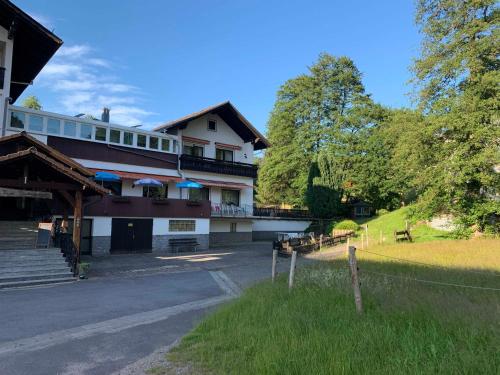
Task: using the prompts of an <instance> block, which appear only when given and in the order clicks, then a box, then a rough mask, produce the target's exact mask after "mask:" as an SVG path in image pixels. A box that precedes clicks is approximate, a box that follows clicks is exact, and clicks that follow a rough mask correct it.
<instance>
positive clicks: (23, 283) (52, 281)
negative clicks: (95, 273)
mask: <svg viewBox="0 0 500 375" xmlns="http://www.w3.org/2000/svg"><path fill="white" fill-rule="evenodd" d="M72 281H76V278H75V277H65V278H55V279H34V280H27V281H10V282H4V283H0V289H9V288H22V287H27V286H39V285H49V284H59V283H68V282H72Z"/></svg>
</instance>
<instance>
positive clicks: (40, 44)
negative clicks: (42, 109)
mask: <svg viewBox="0 0 500 375" xmlns="http://www.w3.org/2000/svg"><path fill="white" fill-rule="evenodd" d="M0 26H2V27H3V28H5V29H6V30H10V34H11V35H12V37H13V40H14V51H13V56H12V74H11V81H13V82H21V83H29V82H31V81H33V80H34V79H35V77H36V76H37V75H38V73H40V71H41V70H42V68H43V67H44V66H45V64H47V62H48V61H49V60H50V58H51V57H52V56H53V55H54V53H56V51H57V50H58V49H59V47H60V46H61V45H62V44H63V41H62V40H61V39H60V38H58V37H57V36H56V35H54V34H53V33H51V32H50V31H49V30H47V29H46V28H45V27H43V26H42V25H41V24H40V23H39V22H37V21H35V20H34V19H33V18H32V17H30V16H29V15H28V14H26V13H25V12H23V11H22V10H21V9H19V8H18V7H16V6H15V5H14V4H12V3H11V2H10V1H8V0H0ZM26 87H27V85H25V84H18V83H11V85H10V97H11V98H12V99H13V100H14V101H16V99H17V98H18V97H19V96H20V95H21V94H22V92H23V91H24V90H25V89H26Z"/></svg>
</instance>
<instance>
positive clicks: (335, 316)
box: [152, 239, 500, 375]
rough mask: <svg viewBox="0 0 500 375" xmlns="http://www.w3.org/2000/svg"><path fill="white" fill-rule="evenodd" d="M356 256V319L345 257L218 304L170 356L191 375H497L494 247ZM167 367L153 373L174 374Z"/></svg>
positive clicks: (390, 249)
mask: <svg viewBox="0 0 500 375" xmlns="http://www.w3.org/2000/svg"><path fill="white" fill-rule="evenodd" d="M369 251H372V252H376V253H380V254H384V255H389V256H393V257H399V258H405V259H411V260H416V261H419V262H424V263H432V264H434V265H436V266H424V265H417V264H410V263H402V262H399V261H396V260H391V259H389V258H385V257H381V256H378V255H373V254H368V253H363V252H361V251H359V252H358V263H359V268H360V275H361V276H360V277H361V292H362V296H363V304H364V308H365V311H364V313H363V314H362V315H361V316H359V315H357V314H356V312H355V308H354V301H353V296H352V288H351V285H350V276H349V271H348V268H347V262H346V259H345V258H344V259H337V260H335V261H330V262H323V263H321V264H318V265H315V266H311V267H306V268H299V269H298V271H297V278H296V281H295V286H296V287H295V288H294V290H293V291H292V292H291V293H289V292H288V290H287V287H286V276H287V275H285V274H284V275H281V277H280V278H278V281H277V282H276V283H275V284H271V283H270V282H263V283H261V284H259V285H257V286H255V287H253V288H250V289H248V290H247V291H245V293H244V295H243V296H242V297H241V298H239V299H238V300H235V301H233V302H230V303H228V304H226V305H224V306H222V307H220V308H219V309H218V310H217V311H216V312H215V313H213V314H212V315H210V316H209V317H208V318H207V319H205V320H204V321H203V322H202V323H201V324H199V326H198V327H197V328H196V329H194V330H193V331H192V332H191V333H190V334H189V335H187V336H186V337H185V338H184V339H183V340H182V342H181V344H180V345H179V346H178V347H177V348H175V349H174V350H173V351H172V352H171V353H169V355H168V358H169V360H170V361H171V362H173V363H174V364H175V365H176V366H179V367H185V366H186V365H187V367H188V368H189V371H187V372H182V373H190V374H191V373H192V374H200V373H201V374H204V373H206V374H252V375H253V374H343V373H346V374H352V373H354V374H356V373H359V374H405V373H411V374H438V373H439V374H498V373H499V370H500V356H499V349H500V320H499V317H500V291H493V290H481V289H468V288H458V287H451V286H440V285H430V284H423V283H417V282H414V281H409V280H403V279H399V278H391V277H387V276H379V275H375V274H372V273H369V272H379V273H386V274H389V275H393V276H401V277H405V278H408V277H411V278H419V279H426V280H435V281H441V282H447V283H455V284H467V285H474V286H482V287H491V288H500V276H499V275H500V241H499V240H494V239H476V240H469V241H466V240H461V241H441V242H440V241H434V242H429V243H415V244H393V245H382V246H372V247H370V249H369ZM175 371H176V370H173V369H172V368H171V369H170V370H168V369H161V368H156V369H153V370H152V373H154V374H163V373H167V374H168V373H176V372H175Z"/></svg>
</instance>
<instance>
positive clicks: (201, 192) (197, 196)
mask: <svg viewBox="0 0 500 375" xmlns="http://www.w3.org/2000/svg"><path fill="white" fill-rule="evenodd" d="M209 199H210V189H209V188H206V187H204V188H201V189H192V188H190V189H189V200H192V201H202V200H205V201H208V200H209Z"/></svg>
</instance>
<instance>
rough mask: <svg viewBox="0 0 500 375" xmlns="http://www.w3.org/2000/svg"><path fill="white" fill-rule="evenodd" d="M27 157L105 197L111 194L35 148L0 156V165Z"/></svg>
mask: <svg viewBox="0 0 500 375" xmlns="http://www.w3.org/2000/svg"><path fill="white" fill-rule="evenodd" d="M26 157H35V158H37V159H38V160H40V161H42V162H43V163H45V164H47V165H48V166H50V167H51V168H53V169H54V170H56V171H58V172H60V173H62V174H64V175H65V176H67V177H69V178H71V179H72V180H74V181H76V182H78V183H80V184H82V185H83V186H84V187H86V188H87V187H88V188H90V189H92V190H94V191H95V192H96V193H99V194H102V195H105V194H109V191H108V190H107V189H104V188H103V187H102V186H100V185H98V184H97V183H95V182H94V181H92V180H90V179H89V178H87V177H86V176H83V175H82V174H80V173H79V172H77V171H75V170H73V169H70V168H68V167H67V166H65V165H64V164H62V163H60V162H58V161H57V160H55V159H53V158H51V157H49V156H47V155H44V154H43V153H41V152H39V151H38V150H37V149H36V148H35V147H30V148H28V149H26V150H22V151H18V152H14V153H12V154H8V155H4V156H0V164H2V163H7V162H12V161H15V160H19V159H23V158H26Z"/></svg>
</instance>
